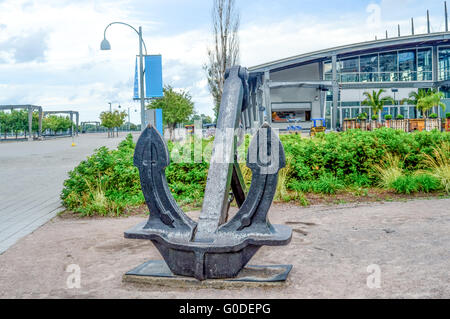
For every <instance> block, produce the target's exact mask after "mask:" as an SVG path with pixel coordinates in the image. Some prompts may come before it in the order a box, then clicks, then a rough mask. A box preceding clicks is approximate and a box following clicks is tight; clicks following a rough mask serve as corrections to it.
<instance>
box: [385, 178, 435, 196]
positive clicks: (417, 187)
mask: <svg viewBox="0 0 450 319" xmlns="http://www.w3.org/2000/svg"><path fill="white" fill-rule="evenodd" d="M390 188H392V189H393V190H395V191H396V192H397V193H400V194H411V193H415V192H419V191H422V192H425V193H430V192H433V191H437V190H439V189H441V183H440V181H439V179H438V178H436V177H434V176H432V175H430V174H427V173H419V174H416V175H402V176H400V177H398V178H397V179H396V180H394V181H393V182H392V183H391V185H390Z"/></svg>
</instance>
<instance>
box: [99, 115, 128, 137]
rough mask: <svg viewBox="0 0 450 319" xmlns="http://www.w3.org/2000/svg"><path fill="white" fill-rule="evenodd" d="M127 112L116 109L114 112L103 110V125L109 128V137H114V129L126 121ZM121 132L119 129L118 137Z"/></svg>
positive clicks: (101, 118) (101, 116)
mask: <svg viewBox="0 0 450 319" xmlns="http://www.w3.org/2000/svg"><path fill="white" fill-rule="evenodd" d="M126 116H127V112H125V111H122V112H119V111H118V110H114V111H113V112H102V113H101V114H100V120H101V125H102V126H104V127H106V128H107V129H108V137H114V129H115V128H118V127H121V126H122V125H123V123H124V122H125V117H126ZM118 136H119V132H118V131H117V137H118Z"/></svg>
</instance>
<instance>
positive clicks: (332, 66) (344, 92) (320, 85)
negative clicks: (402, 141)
mask: <svg viewBox="0 0 450 319" xmlns="http://www.w3.org/2000/svg"><path fill="white" fill-rule="evenodd" d="M249 71H250V107H249V108H248V109H247V110H246V112H245V113H244V123H245V124H244V125H245V126H246V127H254V125H258V124H261V123H262V122H263V121H268V122H269V123H270V124H271V125H272V126H273V127H275V128H278V129H282V130H283V129H287V128H288V127H289V126H292V125H296V126H301V127H302V128H303V129H308V128H310V127H311V125H312V119H315V118H326V120H327V127H328V128H330V129H336V128H339V127H342V123H343V120H344V119H346V118H355V117H356V116H358V114H360V113H362V112H366V113H367V114H368V115H369V116H371V110H370V108H367V107H365V106H363V105H362V104H361V102H362V101H363V100H364V99H365V97H364V92H370V93H372V91H374V90H375V91H377V90H379V89H385V90H386V93H384V95H389V96H391V97H392V98H393V99H394V100H395V103H393V104H392V105H387V106H386V107H385V109H384V110H383V113H382V117H384V115H386V114H391V115H392V116H393V117H395V116H397V114H402V115H403V116H404V117H405V118H415V117H417V115H418V114H417V111H416V108H415V107H414V106H412V105H406V104H401V103H400V102H401V101H402V100H403V99H404V98H407V97H408V95H409V94H410V93H411V92H413V91H415V92H417V90H418V89H420V88H424V89H429V88H436V89H438V90H440V91H442V92H443V93H444V95H445V97H446V99H445V100H444V102H445V103H446V104H448V105H450V99H447V98H450V32H441V33H428V34H421V35H413V36H403V37H397V38H390V39H383V40H376V41H370V42H363V43H358V44H352V45H346V46H341V47H336V48H331V49H326V50H320V51H316V52H312V53H307V54H302V55H298V56H294V57H290V58H286V59H282V60H277V61H273V62H269V63H265V64H262V65H258V66H254V67H251V68H249ZM448 111H450V108H448ZM433 112H435V113H438V115H440V116H443V115H444V111H443V110H442V109H437V108H436V109H435V110H433Z"/></svg>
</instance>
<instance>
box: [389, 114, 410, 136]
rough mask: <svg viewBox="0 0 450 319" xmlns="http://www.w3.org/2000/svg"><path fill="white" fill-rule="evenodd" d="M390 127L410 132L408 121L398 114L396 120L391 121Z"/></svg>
mask: <svg viewBox="0 0 450 319" xmlns="http://www.w3.org/2000/svg"><path fill="white" fill-rule="evenodd" d="M389 122H390V127H392V128H393V129H395V130H402V131H404V132H408V121H405V117H404V116H403V115H402V114H398V115H397V116H396V117H395V120H391V121H389Z"/></svg>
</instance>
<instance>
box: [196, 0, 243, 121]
mask: <svg viewBox="0 0 450 319" xmlns="http://www.w3.org/2000/svg"><path fill="white" fill-rule="evenodd" d="M213 1H214V3H213V9H212V23H213V35H214V46H213V47H212V48H208V58H209V62H208V64H206V65H205V66H204V69H205V71H206V74H207V77H208V86H209V91H210V92H211V94H212V96H213V99H214V114H215V116H216V119H217V116H218V113H219V107H220V101H221V98H222V93H223V84H224V82H225V71H226V69H227V68H230V67H232V66H234V65H236V64H238V63H239V36H238V31H239V24H240V16H239V12H237V10H236V6H235V0H213Z"/></svg>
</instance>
